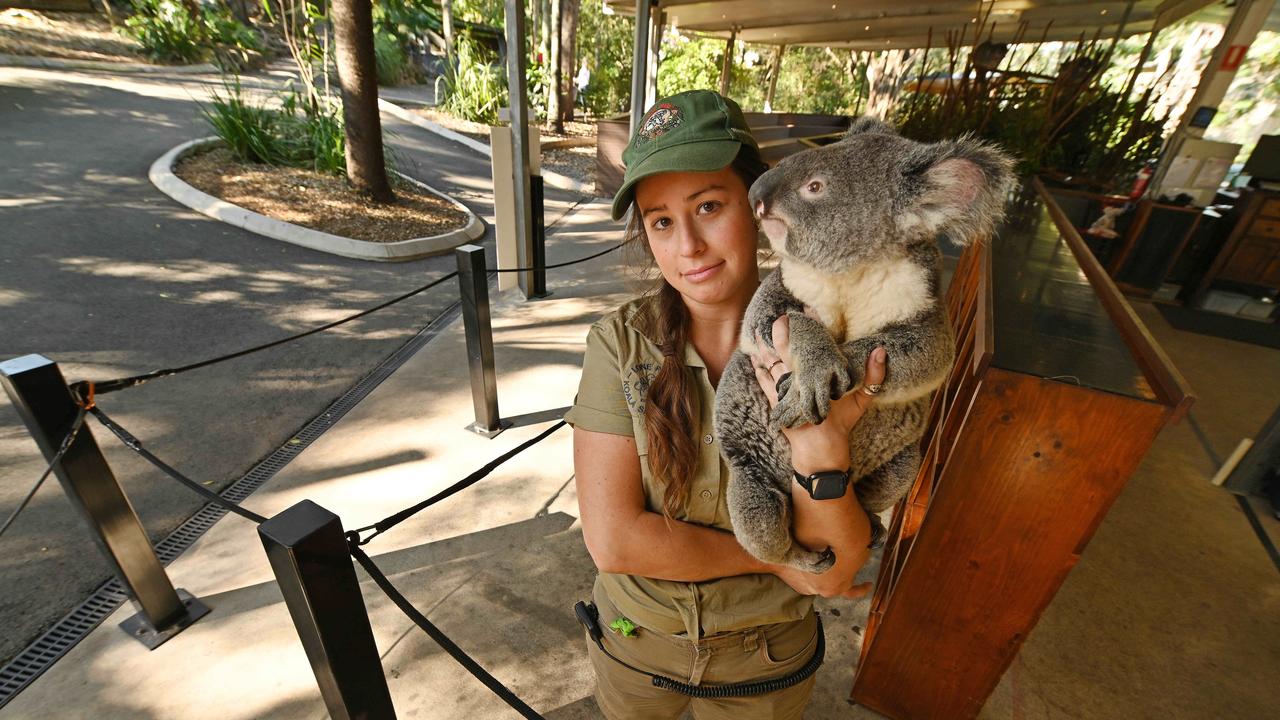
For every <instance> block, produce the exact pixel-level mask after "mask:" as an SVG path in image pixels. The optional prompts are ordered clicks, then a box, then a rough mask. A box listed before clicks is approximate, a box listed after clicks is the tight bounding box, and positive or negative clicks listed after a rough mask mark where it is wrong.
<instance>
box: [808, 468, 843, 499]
mask: <svg viewBox="0 0 1280 720" xmlns="http://www.w3.org/2000/svg"><path fill="white" fill-rule="evenodd" d="M848 486H849V477H848V475H846V474H845V473H842V472H834V473H814V475H813V493H812V495H813V499H814V500H835V499H836V498H838V497H842V496H843V495H844V492H845V489H846V488H847V487H848Z"/></svg>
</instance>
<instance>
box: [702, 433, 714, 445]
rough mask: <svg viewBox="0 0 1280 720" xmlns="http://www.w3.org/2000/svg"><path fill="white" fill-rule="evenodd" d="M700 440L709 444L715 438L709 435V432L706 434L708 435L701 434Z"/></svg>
mask: <svg viewBox="0 0 1280 720" xmlns="http://www.w3.org/2000/svg"><path fill="white" fill-rule="evenodd" d="M702 442H703V443H704V444H706V445H710V444H711V443H712V442H715V438H713V437H711V435H709V434H708V435H703V436H702Z"/></svg>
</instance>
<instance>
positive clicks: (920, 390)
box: [840, 307, 955, 402]
mask: <svg viewBox="0 0 1280 720" xmlns="http://www.w3.org/2000/svg"><path fill="white" fill-rule="evenodd" d="M878 347H883V348H884V349H885V352H886V353H887V354H888V365H887V369H886V373H885V379H884V382H883V383H881V385H882V389H881V391H880V395H879V398H878V399H880V400H882V401H888V402H906V401H908V400H914V399H915V398H918V397H922V396H924V395H927V394H928V393H929V392H931V391H933V390H934V389H935V388H937V387H938V385H939V384H940V383H941V382H942V380H943V379H944V378H945V377H946V374H947V373H948V372H949V371H950V369H951V364H952V362H953V361H954V359H955V340H954V336H953V335H952V333H951V328H950V326H949V325H948V324H947V321H946V318H945V317H944V315H943V311H942V308H941V307H937V308H935V310H934V311H933V312H931V313H930V315H929V316H928V317H927V318H925V319H924V320H923V322H917V323H895V324H892V325H888V326H886V327H884V328H882V329H881V330H880V331H879V332H877V333H875V334H874V335H869V336H867V337H863V338H858V339H857V340H852V341H850V342H847V343H845V344H844V345H843V346H841V348H840V349H841V352H843V353H844V355H845V357H846V358H848V364H849V371H850V373H851V374H852V375H853V384H854V386H857V385H858V384H860V383H861V382H862V377H863V368H864V367H866V363H867V357H868V356H869V355H871V351H873V350H875V349H876V348H878Z"/></svg>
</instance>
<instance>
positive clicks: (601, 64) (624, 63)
mask: <svg viewBox="0 0 1280 720" xmlns="http://www.w3.org/2000/svg"><path fill="white" fill-rule="evenodd" d="M601 7H602V5H601V4H600V3H599V2H594V0H584V2H583V3H582V11H581V13H580V14H579V16H578V62H577V64H575V65H574V67H575V68H577V67H580V66H581V64H582V63H583V61H585V62H586V65H587V69H588V70H589V71H590V72H591V79H590V81H588V83H587V86H586V88H585V89H584V90H583V91H582V94H581V96H580V97H579V103H581V105H582V106H583V107H584V108H586V110H587V112H588V113H590V114H591V115H593V116H595V117H609V116H611V115H616V114H618V113H623V112H626V111H627V109H628V108H629V107H630V103H631V46H632V42H633V38H632V36H633V33H634V28H635V21H634V20H633V19H632V18H629V17H624V16H622V15H605V14H604V13H603V12H602V11H601ZM575 72H576V69H575ZM658 81H659V82H661V81H662V73H661V72H659V73H658Z"/></svg>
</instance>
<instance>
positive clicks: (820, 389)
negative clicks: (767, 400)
mask: <svg viewBox="0 0 1280 720" xmlns="http://www.w3.org/2000/svg"><path fill="white" fill-rule="evenodd" d="M790 375H791V377H789V378H786V379H785V380H784V381H783V382H780V383H778V404H777V405H776V406H774V408H773V410H772V411H771V412H770V413H769V419H770V420H771V421H773V422H774V423H775V424H777V425H779V426H781V427H796V426H797V425H804V424H805V423H810V424H815V425H816V424H818V423H820V422H822V421H823V420H824V419H826V417H827V412H828V411H830V409H831V401H832V400H835V399H838V398H840V397H841V396H843V395H844V394H845V393H847V392H849V391H850V390H852V389H853V387H854V384H855V382H856V380H855V378H854V375H853V373H851V372H850V371H849V365H848V363H846V362H845V360H844V358H843V357H842V356H840V355H839V354H832V356H831V357H826V356H823V357H821V358H810V359H807V360H806V361H805V362H804V363H803V364H802V365H801V366H800V367H798V368H796V369H795V370H794V371H792V372H791V373H790Z"/></svg>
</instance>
